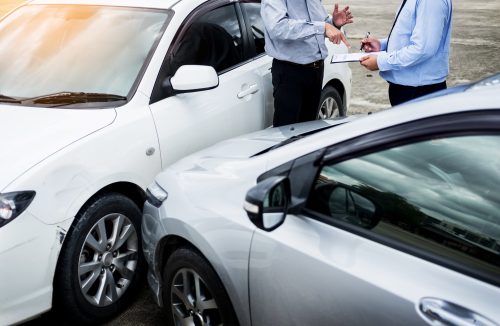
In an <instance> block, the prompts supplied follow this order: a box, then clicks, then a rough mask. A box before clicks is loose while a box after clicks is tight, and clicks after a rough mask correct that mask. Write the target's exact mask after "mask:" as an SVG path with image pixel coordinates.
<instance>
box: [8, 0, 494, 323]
mask: <svg viewBox="0 0 500 326" xmlns="http://www.w3.org/2000/svg"><path fill="white" fill-rule="evenodd" d="M18 3H20V1H19V0H0V15H2V14H3V13H5V12H6V11H7V10H10V9H11V8H13V7H15V6H16V5H17V4H18ZM324 3H325V4H326V6H327V8H328V9H329V10H331V8H332V7H333V5H332V4H333V1H331V0H325V1H324ZM399 3H400V0H385V1H380V0H349V4H350V6H351V9H352V11H353V13H354V15H355V17H356V22H355V23H354V24H352V25H350V26H348V27H346V32H347V36H348V37H349V39H350V41H351V43H352V44H353V51H355V50H356V48H357V47H358V45H359V41H360V39H361V38H362V37H363V35H364V34H365V33H366V32H367V31H370V32H371V34H372V35H374V36H377V37H378V36H380V37H384V36H385V35H387V33H388V31H389V29H390V27H391V24H392V19H393V17H394V14H395V11H396V9H397V6H398V4H399ZM499 53H500V2H499V1H498V0H493V1H491V0H475V1H466V0H454V32H453V39H452V53H451V59H450V66H451V72H450V77H449V79H448V84H449V85H455V84H458V83H464V82H468V81H473V80H477V79H479V78H482V77H485V76H487V75H489V74H492V73H494V72H500V60H499V59H498V54H499ZM351 68H352V70H353V80H352V83H353V93H352V105H351V108H350V113H361V112H368V111H378V110H381V109H384V108H387V107H388V106H389V104H388V100H387V86H386V83H385V82H384V81H383V80H381V79H380V77H378V74H376V73H375V74H374V73H368V72H366V70H365V69H364V68H363V67H361V66H360V65H359V64H351ZM162 320H163V314H162V312H161V311H160V310H159V309H158V308H157V307H156V305H155V304H154V302H153V300H152V297H151V295H150V294H149V292H148V290H147V288H146V286H145V285H144V288H143V290H142V291H141V293H140V295H139V296H138V298H137V301H136V302H135V303H134V304H133V305H132V307H131V308H130V309H128V310H127V311H126V312H125V313H123V314H122V315H121V316H119V317H118V318H116V319H115V320H114V321H112V322H111V323H109V325H160V324H162ZM46 323H53V324H58V322H54V317H53V316H51V315H50V314H49V315H46V316H43V317H42V318H39V319H37V320H34V321H32V322H30V323H29V324H30V325H42V324H46Z"/></svg>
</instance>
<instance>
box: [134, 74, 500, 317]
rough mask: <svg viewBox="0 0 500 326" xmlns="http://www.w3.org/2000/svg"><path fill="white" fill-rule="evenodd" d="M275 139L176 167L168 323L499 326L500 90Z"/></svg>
mask: <svg viewBox="0 0 500 326" xmlns="http://www.w3.org/2000/svg"><path fill="white" fill-rule="evenodd" d="M453 92H454V93H455V94H448V95H446V96H440V97H435V98H431V99H426V100H422V101H417V102H414V103H409V104H407V105H404V106H401V107H399V108H394V109H390V110H386V111H384V112H381V113H376V114H373V115H369V116H367V117H361V118H357V119H354V118H345V119H343V120H333V121H329V122H328V121H316V122H312V123H306V124H300V125H292V126H285V127H281V128H275V129H267V130H264V131H260V132H257V133H253V134H250V135H246V136H243V137H239V138H235V139H232V140H228V141H224V142H222V143H219V144H217V145H215V146H212V147H210V148H208V149H206V150H203V151H201V152H198V153H197V154H194V155H191V156H189V157H187V158H185V159H183V160H181V161H179V162H177V163H176V164H174V165H172V166H170V167H169V168H167V169H166V170H165V171H164V172H163V173H161V174H160V175H158V176H157V178H156V182H155V183H153V184H152V185H151V186H150V187H149V189H148V201H147V202H146V204H145V208H144V218H143V228H142V230H143V231H142V232H143V249H144V252H145V256H146V260H147V261H148V263H149V267H150V269H149V276H148V280H149V283H150V285H151V287H152V289H153V291H154V294H155V296H156V298H157V300H158V304H159V305H161V306H163V307H164V308H165V310H166V311H167V316H168V318H169V320H168V321H169V322H170V324H171V325H220V324H224V325H236V324H239V325H334V324H335V325H425V324H430V325H498V324H499V323H500V309H499V308H500V288H499V285H500V82H499V80H498V76H497V77H494V78H491V79H489V80H485V81H483V82H481V83H479V84H475V85H472V86H470V87H464V88H462V89H460V91H459V92H458V93H457V91H452V93H453Z"/></svg>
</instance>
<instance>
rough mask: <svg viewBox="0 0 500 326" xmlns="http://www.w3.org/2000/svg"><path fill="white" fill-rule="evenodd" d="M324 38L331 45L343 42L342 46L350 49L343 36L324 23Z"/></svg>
mask: <svg viewBox="0 0 500 326" xmlns="http://www.w3.org/2000/svg"><path fill="white" fill-rule="evenodd" d="M325 36H326V37H327V38H328V39H329V40H330V42H332V43H333V44H340V42H344V44H345V45H347V47H348V48H350V47H351V44H349V42H347V39H346V38H345V36H344V34H343V33H342V32H341V31H339V30H338V29H336V28H335V27H334V26H333V25H331V24H328V23H325Z"/></svg>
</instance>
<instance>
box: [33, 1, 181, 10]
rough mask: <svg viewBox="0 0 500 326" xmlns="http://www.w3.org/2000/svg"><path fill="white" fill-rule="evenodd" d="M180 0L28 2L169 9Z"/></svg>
mask: <svg viewBox="0 0 500 326" xmlns="http://www.w3.org/2000/svg"><path fill="white" fill-rule="evenodd" d="M178 2H180V0H33V1H29V2H27V3H29V4H70V5H96V6H117V7H135V8H157V9H170V8H171V7H172V6H174V5H175V4H177V3H178Z"/></svg>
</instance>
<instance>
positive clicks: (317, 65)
mask: <svg viewBox="0 0 500 326" xmlns="http://www.w3.org/2000/svg"><path fill="white" fill-rule="evenodd" d="M275 60H277V59H275ZM277 61H281V62H283V63H287V64H289V65H292V66H300V67H306V68H321V67H323V65H324V64H325V62H324V61H323V60H318V61H314V62H311V63H305V64H302V63H295V62H290V61H284V60H277Z"/></svg>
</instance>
